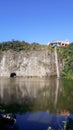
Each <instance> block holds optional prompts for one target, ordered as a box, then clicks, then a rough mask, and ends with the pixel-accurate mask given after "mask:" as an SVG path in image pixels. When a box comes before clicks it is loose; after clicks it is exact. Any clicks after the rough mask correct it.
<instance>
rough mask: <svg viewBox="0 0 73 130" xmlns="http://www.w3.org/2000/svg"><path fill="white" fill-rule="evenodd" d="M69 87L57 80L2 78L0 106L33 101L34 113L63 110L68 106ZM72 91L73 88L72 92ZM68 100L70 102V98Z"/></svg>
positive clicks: (0, 79)
mask: <svg viewBox="0 0 73 130" xmlns="http://www.w3.org/2000/svg"><path fill="white" fill-rule="evenodd" d="M67 85H68V84H67ZM67 85H66V86H65V82H64V83H63V82H62V81H61V80H59V79H55V78H51V79H47V78H46V79H45V78H18V77H17V78H9V79H7V78H0V104H12V103H18V104H23V103H24V102H28V101H29V102H30V101H32V102H33V103H34V105H33V111H34V110H47V111H51V112H54V111H55V110H57V109H58V108H61V107H62V108H63V107H64V104H65V106H66V103H64V101H65V100H64V99H65V98H66V97H65V96H66V95H67V92H68V90H69V87H68V86H67ZM72 90H73V88H72V87H71V89H70V91H71V92H72ZM71 95H72V94H71ZM68 96H69V95H68ZM68 99H69V100H70V98H69V97H68ZM67 101H68V100H67ZM71 101H72V100H71ZM69 102H70V101H69ZM71 108H73V106H71Z"/></svg>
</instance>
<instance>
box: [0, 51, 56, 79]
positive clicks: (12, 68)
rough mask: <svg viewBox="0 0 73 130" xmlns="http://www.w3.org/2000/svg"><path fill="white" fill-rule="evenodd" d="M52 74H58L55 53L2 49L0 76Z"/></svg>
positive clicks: (0, 53)
mask: <svg viewBox="0 0 73 130" xmlns="http://www.w3.org/2000/svg"><path fill="white" fill-rule="evenodd" d="M13 72H15V73H16V75H17V76H24V77H26V76H28V77H32V76H35V77H36V76H37V77H38V76H39V77H43V76H51V75H56V68H55V59H54V53H53V52H51V51H48V50H42V51H19V52H16V51H13V50H8V51H2V52H0V76H6V77H10V74H11V73H13Z"/></svg>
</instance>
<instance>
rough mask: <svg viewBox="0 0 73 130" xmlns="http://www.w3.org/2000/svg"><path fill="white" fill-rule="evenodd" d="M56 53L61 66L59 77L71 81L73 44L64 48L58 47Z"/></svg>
mask: <svg viewBox="0 0 73 130" xmlns="http://www.w3.org/2000/svg"><path fill="white" fill-rule="evenodd" d="M58 53H59V58H60V61H61V62H62V64H63V69H62V72H61V76H62V77H64V78H68V79H73V43H71V44H70V45H68V46H66V47H58Z"/></svg>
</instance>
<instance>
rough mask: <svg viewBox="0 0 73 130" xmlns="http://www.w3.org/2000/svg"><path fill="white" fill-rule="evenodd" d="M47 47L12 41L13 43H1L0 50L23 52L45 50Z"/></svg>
mask: <svg viewBox="0 0 73 130" xmlns="http://www.w3.org/2000/svg"><path fill="white" fill-rule="evenodd" d="M45 48H46V46H45V45H40V44H39V43H35V42H33V43H31V44H29V43H28V42H25V41H18V40H16V41H15V40H12V41H8V42H2V43H0V50H2V51H5V50H9V49H12V50H14V51H21V50H26V51H27V50H29V51H32V50H42V49H45Z"/></svg>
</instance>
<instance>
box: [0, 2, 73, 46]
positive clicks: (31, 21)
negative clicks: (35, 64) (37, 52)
mask: <svg viewBox="0 0 73 130" xmlns="http://www.w3.org/2000/svg"><path fill="white" fill-rule="evenodd" d="M13 39H14V40H20V41H27V42H29V43H32V42H37V43H40V44H47V43H48V42H50V41H52V40H69V41H70V42H72V41H73V0H0V42H2V41H9V40H13Z"/></svg>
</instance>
